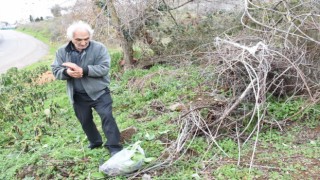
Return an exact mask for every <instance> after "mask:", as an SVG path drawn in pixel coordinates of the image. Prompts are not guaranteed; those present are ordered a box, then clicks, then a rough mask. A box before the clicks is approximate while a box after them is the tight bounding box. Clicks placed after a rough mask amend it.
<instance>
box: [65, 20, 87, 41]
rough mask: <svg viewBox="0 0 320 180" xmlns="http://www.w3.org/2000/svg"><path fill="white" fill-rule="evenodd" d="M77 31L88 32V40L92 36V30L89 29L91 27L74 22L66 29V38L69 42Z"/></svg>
mask: <svg viewBox="0 0 320 180" xmlns="http://www.w3.org/2000/svg"><path fill="white" fill-rule="evenodd" d="M79 29H85V30H87V31H88V33H89V35H90V39H91V38H92V36H93V29H92V28H91V26H90V25H89V24H87V23H85V22H83V21H78V22H74V23H73V24H71V25H70V26H69V27H68V29H67V38H68V39H69V40H72V38H73V34H74V32H75V31H76V30H79Z"/></svg>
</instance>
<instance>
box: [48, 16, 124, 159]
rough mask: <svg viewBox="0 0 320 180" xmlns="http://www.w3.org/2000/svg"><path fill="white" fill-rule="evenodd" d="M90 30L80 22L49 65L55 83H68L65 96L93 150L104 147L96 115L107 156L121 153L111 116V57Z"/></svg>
mask: <svg viewBox="0 0 320 180" xmlns="http://www.w3.org/2000/svg"><path fill="white" fill-rule="evenodd" d="M92 35H93V30H92V29H91V27H90V26H89V25H88V24H87V23H84V22H82V21H79V22H76V23H73V24H72V25H71V26H69V27H68V29H67V37H68V39H69V40H70V41H69V43H67V44H65V45H63V46H62V47H60V48H59V49H58V50H57V52H56V57H55V60H54V62H53V64H52V65H51V68H52V72H53V74H54V76H55V78H56V79H58V80H66V81H67V93H68V96H69V100H70V102H71V103H72V104H73V108H74V112H75V115H76V117H77V118H78V120H79V121H80V123H81V126H82V129H83V131H84V132H85V134H86V136H87V138H88V140H89V142H90V144H89V146H88V148H90V149H94V148H97V147H101V146H102V144H103V141H102V137H101V135H100V133H99V132H98V130H97V127H96V125H95V123H94V121H93V115H92V108H94V109H95V111H96V112H97V113H98V114H99V116H100V118H101V123H102V129H103V132H104V135H105V136H106V138H107V142H106V143H105V144H104V146H105V147H106V148H107V149H108V150H109V152H110V155H111V156H113V155H114V154H115V153H117V152H119V151H120V150H122V146H121V145H120V132H119V129H118V126H117V124H116V121H115V119H114V117H113V115H112V99H111V95H110V91H109V88H108V86H109V82H110V79H109V76H108V74H109V70H110V56H109V54H108V51H107V48H106V47H105V46H104V45H103V44H102V43H100V42H97V41H94V40H92Z"/></svg>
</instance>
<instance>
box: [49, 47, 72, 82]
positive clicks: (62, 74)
mask: <svg viewBox="0 0 320 180" xmlns="http://www.w3.org/2000/svg"><path fill="white" fill-rule="evenodd" d="M64 62H66V60H65V59H64V58H63V57H62V52H61V50H58V51H57V52H56V57H55V60H54V61H53V63H52V64H51V70H52V74H53V75H54V77H55V78H56V79H59V80H67V79H70V78H71V77H70V76H69V75H68V74H67V69H66V68H65V67H64V66H62V63H64Z"/></svg>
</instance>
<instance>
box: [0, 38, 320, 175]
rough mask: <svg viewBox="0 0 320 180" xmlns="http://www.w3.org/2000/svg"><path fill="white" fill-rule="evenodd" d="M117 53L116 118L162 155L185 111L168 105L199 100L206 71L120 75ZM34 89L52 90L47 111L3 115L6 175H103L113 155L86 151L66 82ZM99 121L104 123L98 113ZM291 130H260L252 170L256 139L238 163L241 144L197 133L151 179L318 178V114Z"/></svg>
mask: <svg viewBox="0 0 320 180" xmlns="http://www.w3.org/2000/svg"><path fill="white" fill-rule="evenodd" d="M38 36H39V35H38ZM40 39H41V38H40ZM53 49H54V48H53ZM53 52H54V51H50V54H49V55H48V56H46V57H45V58H44V60H43V61H42V62H39V63H40V66H42V65H44V66H47V67H48V66H49V64H50V62H52V60H53ZM111 54H112V57H113V60H114V61H115V62H113V68H114V69H113V71H112V75H111V77H112V83H111V87H110V89H111V91H112V96H113V100H114V116H115V117H116V120H117V122H118V124H119V127H120V129H121V130H123V129H125V128H127V127H130V126H135V127H137V129H138V132H137V133H136V134H134V136H133V137H132V138H131V139H130V140H128V141H127V142H125V143H124V146H127V145H129V144H131V143H134V142H136V141H138V140H140V141H142V147H143V148H144V150H145V152H146V156H147V157H159V156H160V155H161V153H162V151H163V150H164V149H165V146H166V144H165V143H164V141H163V137H166V138H167V139H169V140H174V139H175V138H176V137H177V136H178V130H179V128H180V127H179V124H178V123H177V119H178V116H179V112H175V111H169V110H168V107H169V106H170V105H172V104H175V103H178V102H179V103H184V104H186V105H187V104H188V103H189V102H190V101H192V100H194V98H195V97H196V95H197V94H195V93H194V92H195V89H196V88H197V90H199V87H200V88H203V90H204V89H205V86H203V85H202V82H203V79H202V78H203V77H202V75H201V73H200V72H201V69H200V68H198V67H185V68H181V69H175V68H173V67H166V66H155V67H153V68H151V69H149V70H139V69H137V70H130V71H127V72H124V73H120V72H118V71H116V70H115V67H116V64H117V63H116V61H117V59H118V57H119V55H118V54H117V52H111ZM37 67H39V64H35V65H33V66H30V67H28V68H27V72H29V71H30V72H33V70H34V69H36V68H37ZM33 88H35V87H30V86H28V85H26V86H25V89H26V91H27V90H28V89H29V90H30V91H43V92H46V93H47V98H46V100H45V101H44V105H43V109H39V110H35V111H34V112H31V111H28V110H27V113H25V114H21V115H20V116H19V117H18V116H17V117H16V118H14V120H12V121H7V120H3V119H0V121H1V124H2V126H1V132H0V137H1V150H0V151H1V153H0V159H1V162H0V170H1V173H0V179H23V178H26V177H30V179H32V178H31V177H40V179H63V178H66V179H74V178H75V179H98V178H99V177H100V178H105V177H104V176H103V174H101V173H99V172H98V166H99V163H100V162H101V161H102V162H103V161H105V160H107V159H108V158H109V155H108V153H107V151H106V150H104V149H97V150H88V149H86V146H87V143H88V142H87V140H86V138H85V135H84V133H83V132H82V130H81V127H80V125H79V123H78V122H77V120H76V118H75V116H74V115H73V111H72V108H71V106H70V104H69V102H68V99H67V96H66V93H65V82H63V81H53V82H50V83H46V84H44V85H39V86H37V87H36V88H37V89H33ZM28 95H30V93H29V94H28ZM12 96H13V94H12ZM50 105H51V106H50ZM26 106H27V105H26ZM45 109H51V113H52V114H51V116H50V117H48V116H46V115H45ZM52 110H55V111H56V112H54V111H52ZM315 111H317V109H315ZM53 112H54V113H53ZM316 114H318V113H316ZM48 119H49V121H48ZM95 120H96V123H97V125H98V127H100V126H99V118H98V117H97V115H96V114H95ZM16 127H18V130H17V128H16ZM291 127H292V128H288V129H286V130H287V131H286V132H282V133H281V132H279V131H277V130H274V129H270V130H267V131H266V132H265V133H261V134H260V141H259V144H258V148H257V153H256V155H255V164H254V166H253V169H252V171H251V172H250V173H249V164H250V158H251V152H252V143H251V142H248V143H247V144H246V145H244V147H243V148H242V151H241V160H242V161H241V162H240V166H237V160H238V147H237V144H236V143H235V142H233V141H232V140H230V139H225V140H221V141H219V145H220V146H221V147H222V148H223V149H224V151H225V152H226V153H227V155H228V157H227V156H226V155H223V154H221V151H219V150H218V149H217V148H216V147H215V146H214V147H213V148H210V149H209V150H208V151H207V149H206V148H207V147H208V146H207V143H206V140H205V138H204V137H203V136H199V137H196V138H195V139H194V140H193V142H192V143H190V146H189V149H190V152H192V153H187V154H186V155H185V156H183V157H182V158H181V159H180V160H179V161H175V163H174V164H172V165H171V166H170V167H169V168H165V169H162V170H159V171H156V172H150V175H151V176H152V177H153V179H192V178H198V177H199V178H200V179H213V178H216V179H302V178H303V179H305V178H306V177H307V178H310V179H316V178H319V175H318V173H317V172H319V171H320V162H319V154H320V148H319V146H320V140H319V135H318V134H319V132H320V130H319V116H318V115H314V116H309V117H307V116H306V119H305V120H304V121H303V122H302V123H297V124H295V125H292V126H291ZM39 128H40V129H41V132H42V134H41V135H39ZM99 129H100V128H99ZM100 130H101V129H100ZM19 131H20V132H22V133H19ZM310 134H312V135H310ZM112 179H126V177H117V178H112Z"/></svg>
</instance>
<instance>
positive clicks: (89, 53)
mask: <svg viewBox="0 0 320 180" xmlns="http://www.w3.org/2000/svg"><path fill="white" fill-rule="evenodd" d="M71 46H72V43H71V42H69V43H68V44H65V45H63V46H62V47H60V48H59V49H58V50H57V52H56V58H55V60H54V62H53V63H52V65H51V68H52V73H53V75H54V76H55V78H56V79H58V80H67V94H68V96H69V100H70V102H71V103H72V104H73V103H74V100H73V95H74V91H73V78H72V77H70V76H68V75H67V74H66V68H65V67H64V66H62V63H64V62H71V51H72V48H71ZM81 67H82V68H83V77H82V78H81V82H82V85H83V87H84V89H85V91H86V93H87V94H88V95H89V97H90V98H91V99H92V100H97V99H98V98H99V97H100V96H101V95H102V94H103V93H104V92H105V89H106V88H107V87H108V86H109V83H110V79H109V75H108V74H109V70H110V56H109V53H108V51H107V48H106V47H105V46H104V45H103V44H102V43H100V42H97V41H93V40H91V41H90V45H89V46H88V47H87V48H86V49H85V50H84V52H82V55H81Z"/></svg>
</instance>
